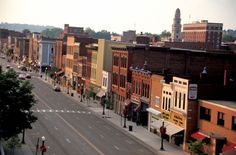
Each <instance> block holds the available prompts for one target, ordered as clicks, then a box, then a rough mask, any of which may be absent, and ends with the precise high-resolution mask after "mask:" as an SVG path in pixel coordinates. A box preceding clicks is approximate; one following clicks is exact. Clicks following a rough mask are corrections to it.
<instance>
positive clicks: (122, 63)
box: [121, 57, 127, 68]
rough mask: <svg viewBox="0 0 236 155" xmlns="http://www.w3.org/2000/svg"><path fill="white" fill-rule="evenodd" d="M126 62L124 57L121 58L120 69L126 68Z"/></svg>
mask: <svg viewBox="0 0 236 155" xmlns="http://www.w3.org/2000/svg"><path fill="white" fill-rule="evenodd" d="M126 60H127V59H126V57H121V67H123V68H126V67H127V65H126Z"/></svg>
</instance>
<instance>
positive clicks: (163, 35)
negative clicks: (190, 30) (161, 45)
mask: <svg viewBox="0 0 236 155" xmlns="http://www.w3.org/2000/svg"><path fill="white" fill-rule="evenodd" d="M160 36H161V38H165V37H170V36H171V33H170V32H169V31H166V30H164V31H162V32H161V35H160Z"/></svg>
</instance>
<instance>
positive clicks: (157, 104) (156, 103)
mask: <svg viewBox="0 0 236 155" xmlns="http://www.w3.org/2000/svg"><path fill="white" fill-rule="evenodd" d="M159 104H160V97H159V96H156V97H155V105H156V106H159Z"/></svg>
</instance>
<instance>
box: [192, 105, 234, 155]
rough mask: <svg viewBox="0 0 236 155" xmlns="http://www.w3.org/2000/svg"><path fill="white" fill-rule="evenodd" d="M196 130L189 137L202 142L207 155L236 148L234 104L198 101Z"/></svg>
mask: <svg viewBox="0 0 236 155" xmlns="http://www.w3.org/2000/svg"><path fill="white" fill-rule="evenodd" d="M197 124H198V128H199V130H198V131H196V132H194V133H193V134H192V135H191V137H192V138H193V139H195V140H201V141H204V142H205V144H204V147H203V148H204V151H205V152H206V153H207V154H209V155H215V154H219V153H223V154H224V152H225V153H226V151H229V150H232V149H235V147H236V102H235V101H223V100H221V101H219V100H199V108H198V123H197Z"/></svg>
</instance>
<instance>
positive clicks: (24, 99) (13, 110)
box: [0, 70, 37, 139]
mask: <svg viewBox="0 0 236 155" xmlns="http://www.w3.org/2000/svg"><path fill="white" fill-rule="evenodd" d="M0 88H1V89H0V103H1V104H0V138H4V139H9V138H10V137H12V136H16V135H17V134H19V133H21V132H22V131H23V130H24V129H31V128H32V127H31V123H33V122H35V121H36V120H37V118H36V117H35V116H34V115H33V113H32V112H31V111H30V108H31V107H32V106H33V105H34V104H35V103H36V100H35V98H34V95H33V94H32V89H33V86H32V84H30V83H29V81H21V80H18V79H17V75H16V73H15V71H14V70H9V71H7V72H1V73H0Z"/></svg>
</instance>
